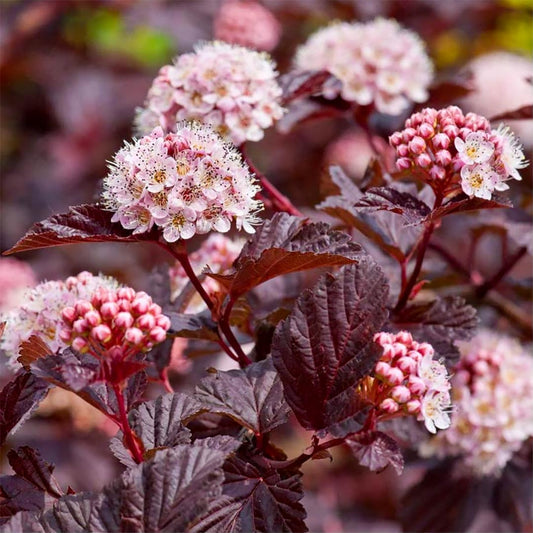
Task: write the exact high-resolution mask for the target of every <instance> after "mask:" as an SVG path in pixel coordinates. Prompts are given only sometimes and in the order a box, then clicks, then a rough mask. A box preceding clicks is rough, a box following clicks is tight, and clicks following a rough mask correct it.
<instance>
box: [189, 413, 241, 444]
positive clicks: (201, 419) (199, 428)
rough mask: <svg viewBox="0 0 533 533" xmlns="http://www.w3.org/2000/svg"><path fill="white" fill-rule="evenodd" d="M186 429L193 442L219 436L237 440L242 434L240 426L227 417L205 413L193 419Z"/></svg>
mask: <svg viewBox="0 0 533 533" xmlns="http://www.w3.org/2000/svg"><path fill="white" fill-rule="evenodd" d="M187 427H188V428H189V429H190V430H191V432H192V435H193V439H196V440H195V442H197V441H198V440H200V439H201V440H205V439H207V438H210V437H217V436H220V435H223V436H231V437H235V438H237V437H239V435H240V434H241V433H242V426H241V425H240V424H237V422H235V420H232V419H231V418H230V417H229V416H225V415H217V414H215V413H207V412H206V413H201V414H200V415H198V416H197V417H196V418H193V419H192V420H191V421H190V422H189V423H188V424H187Z"/></svg>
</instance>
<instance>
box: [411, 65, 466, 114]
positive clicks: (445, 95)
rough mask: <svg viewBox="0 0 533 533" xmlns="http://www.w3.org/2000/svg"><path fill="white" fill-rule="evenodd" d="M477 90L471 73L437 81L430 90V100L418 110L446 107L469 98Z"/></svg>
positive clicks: (420, 105)
mask: <svg viewBox="0 0 533 533" xmlns="http://www.w3.org/2000/svg"><path fill="white" fill-rule="evenodd" d="M475 88H476V86H475V84H474V83H473V80H472V73H471V72H463V73H461V74H459V75H458V76H456V77H455V78H453V79H444V80H443V79H441V80H437V81H435V82H434V83H433V84H432V85H431V86H430V88H429V98H428V99H427V101H425V102H424V103H423V104H419V105H418V106H417V108H420V109H422V108H424V107H435V108H437V109H439V108H440V107H445V106H446V105H448V104H450V103H452V102H456V101H457V100H459V99H460V98H463V97H464V96H467V95H468V94H470V93H471V92H472V91H474V90H475Z"/></svg>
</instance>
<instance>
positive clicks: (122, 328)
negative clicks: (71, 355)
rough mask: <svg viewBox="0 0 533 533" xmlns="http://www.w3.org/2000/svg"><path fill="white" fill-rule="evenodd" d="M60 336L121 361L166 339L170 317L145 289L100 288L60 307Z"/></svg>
mask: <svg viewBox="0 0 533 533" xmlns="http://www.w3.org/2000/svg"><path fill="white" fill-rule="evenodd" d="M61 317H62V319H63V323H64V325H63V328H62V329H61V332H60V337H61V339H62V340H63V342H65V343H66V344H67V345H69V346H72V348H73V349H74V350H76V351H78V352H81V353H87V352H88V353H91V354H92V355H94V356H95V357H98V358H102V359H111V360H114V361H121V360H123V359H125V358H126V357H128V356H130V355H135V354H137V353H140V352H148V351H149V350H151V349H152V348H153V346H154V345H155V344H159V343H160V342H163V341H164V340H165V339H166V336H167V331H168V329H169V328H170V319H169V318H168V317H167V316H165V315H163V314H162V310H161V307H160V306H159V305H157V304H156V303H154V302H153V301H152V298H151V297H150V296H149V295H148V294H146V293H145V292H135V291H134V290H133V289H131V288H130V287H121V288H118V289H114V290H110V289H107V288H100V289H99V290H97V291H96V292H95V293H94V294H92V295H91V297H90V299H81V300H78V301H76V302H75V303H74V305H70V306H67V307H65V308H64V309H63V310H62V311H61Z"/></svg>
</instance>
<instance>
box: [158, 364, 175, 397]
mask: <svg viewBox="0 0 533 533" xmlns="http://www.w3.org/2000/svg"><path fill="white" fill-rule="evenodd" d="M159 377H160V378H161V384H162V385H163V387H165V390H166V391H167V392H172V393H173V392H174V389H173V388H172V385H171V384H170V381H169V380H168V369H167V368H163V370H161V372H160V373H159Z"/></svg>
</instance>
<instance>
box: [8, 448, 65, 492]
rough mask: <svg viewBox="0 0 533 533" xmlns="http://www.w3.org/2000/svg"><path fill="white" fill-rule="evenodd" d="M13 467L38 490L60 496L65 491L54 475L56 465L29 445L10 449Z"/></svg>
mask: <svg viewBox="0 0 533 533" xmlns="http://www.w3.org/2000/svg"><path fill="white" fill-rule="evenodd" d="M7 458H8V460H9V464H10V465H11V468H12V469H13V471H14V472H15V474H18V475H19V476H20V477H21V478H23V479H25V480H26V481H28V482H30V483H31V484H32V485H34V486H35V487H36V488H37V489H38V490H40V491H42V492H46V493H48V494H50V495H51V496H53V497H54V498H59V497H60V496H61V495H62V494H63V491H62V490H61V487H60V486H59V484H58V483H57V481H56V480H55V478H54V476H53V475H52V474H53V472H54V467H53V466H52V465H51V464H50V463H48V462H46V461H45V460H44V459H43V458H42V456H41V454H40V453H39V452H38V451H37V450H34V449H33V448H30V447H29V446H21V447H20V448H17V449H16V450H10V451H9V453H8V454H7Z"/></svg>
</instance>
